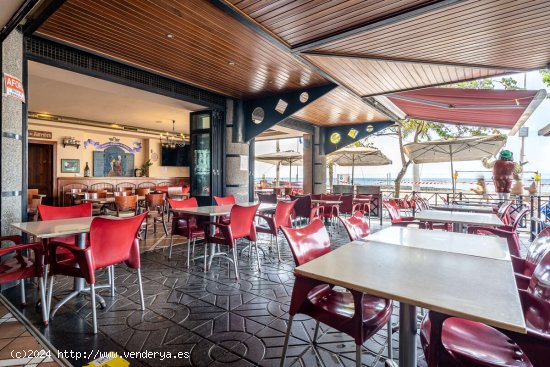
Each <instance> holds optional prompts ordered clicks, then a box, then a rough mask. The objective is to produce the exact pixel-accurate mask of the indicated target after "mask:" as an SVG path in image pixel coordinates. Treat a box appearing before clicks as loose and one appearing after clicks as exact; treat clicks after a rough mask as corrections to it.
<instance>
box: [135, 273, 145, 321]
mask: <svg viewBox="0 0 550 367" xmlns="http://www.w3.org/2000/svg"><path fill="white" fill-rule="evenodd" d="M137 276H138V285H139V301H140V302H141V310H142V311H145V300H144V299H143V282H142V280H141V269H138V270H137Z"/></svg>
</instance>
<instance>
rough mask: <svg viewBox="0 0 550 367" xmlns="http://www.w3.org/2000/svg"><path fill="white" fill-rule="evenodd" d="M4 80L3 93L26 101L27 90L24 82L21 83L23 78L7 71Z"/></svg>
mask: <svg viewBox="0 0 550 367" xmlns="http://www.w3.org/2000/svg"><path fill="white" fill-rule="evenodd" d="M2 80H3V83H2V84H3V85H2V92H3V94H4V95H5V96H8V97H12V98H15V99H17V100H20V101H21V102H23V103H25V90H24V89H23V83H21V80H19V79H17V78H16V77H14V76H11V75H9V74H6V73H4V77H3V78H2Z"/></svg>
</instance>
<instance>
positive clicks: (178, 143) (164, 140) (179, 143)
mask: <svg viewBox="0 0 550 367" xmlns="http://www.w3.org/2000/svg"><path fill="white" fill-rule="evenodd" d="M159 139H160V144H161V145H162V146H163V147H165V148H176V147H184V146H185V140H184V135H183V133H179V134H177V133H176V120H172V132H171V133H170V132H168V131H167V132H164V133H160V136H159Z"/></svg>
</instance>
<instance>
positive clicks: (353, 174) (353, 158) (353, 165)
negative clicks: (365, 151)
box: [351, 154, 355, 186]
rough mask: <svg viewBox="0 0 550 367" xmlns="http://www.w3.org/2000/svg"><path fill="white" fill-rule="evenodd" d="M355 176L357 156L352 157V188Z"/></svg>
mask: <svg viewBox="0 0 550 367" xmlns="http://www.w3.org/2000/svg"><path fill="white" fill-rule="evenodd" d="M354 176H355V154H352V155H351V186H353V178H354Z"/></svg>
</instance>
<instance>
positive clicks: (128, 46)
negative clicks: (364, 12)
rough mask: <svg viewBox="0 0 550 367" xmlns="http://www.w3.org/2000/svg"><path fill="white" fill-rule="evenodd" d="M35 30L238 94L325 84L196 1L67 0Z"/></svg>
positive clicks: (283, 53) (281, 52)
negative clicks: (170, 35)
mask: <svg viewBox="0 0 550 367" xmlns="http://www.w3.org/2000/svg"><path fill="white" fill-rule="evenodd" d="M38 34H39V35H41V36H45V37H48V38H50V39H54V40H58V41H62V42H65V43H69V44H73V45H77V46H79V47H82V48H85V49H88V50H92V51H94V52H97V53H100V54H104V55H107V56H110V57H113V58H115V59H119V60H122V61H125V62H128V63H131V64H134V65H137V66H140V67H143V68H147V69H150V70H153V71H156V72H159V73H162V74H165V75H168V76H171V77H174V78H177V79H180V80H183V81H185V82H187V83H191V84H194V85H198V86H200V87H203V88H206V89H210V90H213V91H216V92H219V93H222V94H225V95H229V96H232V97H237V98H247V97H252V96H258V95H266V94H274V93H280V92H282V91H288V90H295V89H300V88H304V87H311V86H317V85H324V84H327V83H328V81H327V80H325V79H324V78H323V77H321V76H320V75H319V74H317V73H316V72H314V71H312V70H311V69H309V68H308V67H306V66H305V65H303V64H302V63H301V62H299V61H298V60H297V59H296V58H294V57H293V56H292V55H291V53H290V52H286V51H285V50H283V49H281V48H278V47H276V46H274V45H273V44H271V43H270V42H268V41H267V40H266V39H264V38H263V37H261V36H260V35H259V34H257V33H256V32H254V31H253V30H251V29H249V28H247V27H246V26H244V25H243V24H242V23H240V22H239V21H237V20H236V19H235V18H233V17H232V16H230V15H228V14H226V13H224V12H222V11H220V10H219V9H218V8H216V7H215V6H213V5H212V4H210V3H209V2H208V1H203V0H185V1H170V0H132V1H126V0H94V1H90V0H67V1H66V2H65V4H64V5H62V7H61V8H60V9H59V10H58V11H57V12H56V13H54V14H53V15H52V16H51V17H50V18H49V19H48V20H47V21H46V22H45V23H44V25H43V26H42V27H41V28H39V30H38ZM168 34H173V35H174V38H173V39H169V38H168V37H167V35H168ZM229 63H234V65H230V64H229Z"/></svg>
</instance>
